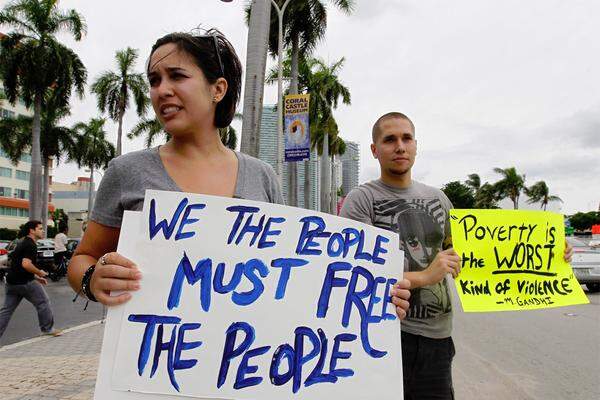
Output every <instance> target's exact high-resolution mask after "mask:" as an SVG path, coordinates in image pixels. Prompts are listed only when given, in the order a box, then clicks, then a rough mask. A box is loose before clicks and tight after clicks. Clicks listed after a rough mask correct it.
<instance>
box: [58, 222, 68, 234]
mask: <svg viewBox="0 0 600 400" xmlns="http://www.w3.org/2000/svg"><path fill="white" fill-rule="evenodd" d="M68 230H69V226H68V225H67V224H65V223H60V224H58V232H59V233H66V232H67V231H68Z"/></svg>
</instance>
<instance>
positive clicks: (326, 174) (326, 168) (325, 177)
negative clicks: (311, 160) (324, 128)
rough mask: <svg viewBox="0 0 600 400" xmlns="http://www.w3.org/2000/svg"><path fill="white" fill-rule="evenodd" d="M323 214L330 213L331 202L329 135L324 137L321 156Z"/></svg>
mask: <svg viewBox="0 0 600 400" xmlns="http://www.w3.org/2000/svg"><path fill="white" fill-rule="evenodd" d="M321 174H322V175H321V212H324V213H330V209H329V206H330V202H331V196H330V195H329V194H330V191H331V166H330V165H329V135H328V134H325V136H323V154H322V155H321Z"/></svg>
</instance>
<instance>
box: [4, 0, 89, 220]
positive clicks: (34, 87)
mask: <svg viewBox="0 0 600 400" xmlns="http://www.w3.org/2000/svg"><path fill="white" fill-rule="evenodd" d="M0 24H6V25H9V26H12V27H13V28H15V31H14V32H11V33H9V34H8V35H7V36H5V37H3V38H2V40H1V41H0V56H1V58H2V63H0V69H1V71H0V72H1V74H2V77H3V80H4V90H5V93H6V97H7V99H8V101H9V102H10V103H11V104H15V103H16V101H17V99H18V98H21V99H23V101H24V103H25V105H26V106H27V107H31V106H33V124H32V132H31V136H32V140H31V173H30V180H29V218H30V219H39V220H41V219H42V213H41V211H42V160H41V151H40V129H41V116H42V102H43V99H44V95H45V94H46V91H47V90H48V89H49V88H53V89H54V91H55V92H56V94H55V96H56V98H57V99H58V100H57V102H58V103H59V104H62V105H66V104H67V103H68V101H69V98H70V97H71V91H72V89H73V88H74V89H75V91H76V92H77V94H78V95H79V96H80V97H83V95H84V85H85V80H86V75H87V72H86V69H85V67H84V65H83V63H82V62H81V60H80V59H79V57H78V56H77V54H75V53H74V52H73V51H72V50H71V49H69V48H67V47H66V46H64V45H63V44H62V43H60V42H59V41H58V40H57V39H56V37H55V35H56V34H58V33H60V32H61V31H64V30H66V31H67V32H69V33H71V34H72V35H73V37H74V38H75V40H77V41H79V40H81V37H82V35H83V34H84V33H85V23H84V20H83V18H82V17H81V16H80V15H79V14H78V13H77V12H76V11H75V10H68V11H66V12H65V11H62V10H60V9H59V8H58V1H57V0H15V1H12V2H10V3H8V4H7V5H6V6H5V7H4V8H3V9H2V11H0Z"/></svg>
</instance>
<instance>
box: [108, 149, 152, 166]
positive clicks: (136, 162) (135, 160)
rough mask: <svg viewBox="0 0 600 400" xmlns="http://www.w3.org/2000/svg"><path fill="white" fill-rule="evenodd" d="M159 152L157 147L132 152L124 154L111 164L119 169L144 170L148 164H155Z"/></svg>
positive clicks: (114, 159)
mask: <svg viewBox="0 0 600 400" xmlns="http://www.w3.org/2000/svg"><path fill="white" fill-rule="evenodd" d="M157 151H158V148H157V147H152V148H149V149H142V150H136V151H132V152H130V153H126V154H122V155H120V156H118V157H115V158H113V159H112V160H111V162H110V163H111V164H114V165H115V166H118V167H119V168H129V167H136V166H142V168H144V167H145V166H147V165H148V164H151V163H154V162H155V159H156V155H157Z"/></svg>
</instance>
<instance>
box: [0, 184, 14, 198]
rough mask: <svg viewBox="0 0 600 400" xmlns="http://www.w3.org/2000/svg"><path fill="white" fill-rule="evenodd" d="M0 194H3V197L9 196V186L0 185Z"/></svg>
mask: <svg viewBox="0 0 600 400" xmlns="http://www.w3.org/2000/svg"><path fill="white" fill-rule="evenodd" d="M0 196H4V197H10V196H12V190H11V188H7V187H2V186H0Z"/></svg>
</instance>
